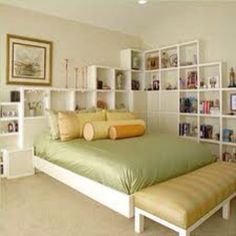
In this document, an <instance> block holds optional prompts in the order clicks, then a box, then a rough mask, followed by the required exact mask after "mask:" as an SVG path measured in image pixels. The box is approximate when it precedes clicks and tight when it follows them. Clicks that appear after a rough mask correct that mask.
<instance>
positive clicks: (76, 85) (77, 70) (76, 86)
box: [74, 67, 79, 88]
mask: <svg viewBox="0 0 236 236" xmlns="http://www.w3.org/2000/svg"><path fill="white" fill-rule="evenodd" d="M78 72H79V68H78V67H75V81H74V86H75V88H78V87H79V83H78V82H79V81H78Z"/></svg>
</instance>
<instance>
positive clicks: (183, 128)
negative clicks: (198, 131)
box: [179, 123, 191, 136]
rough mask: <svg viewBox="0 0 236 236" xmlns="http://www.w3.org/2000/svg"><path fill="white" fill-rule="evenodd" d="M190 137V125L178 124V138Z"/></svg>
mask: <svg viewBox="0 0 236 236" xmlns="http://www.w3.org/2000/svg"><path fill="white" fill-rule="evenodd" d="M190 135H191V124H190V123H179V136H190Z"/></svg>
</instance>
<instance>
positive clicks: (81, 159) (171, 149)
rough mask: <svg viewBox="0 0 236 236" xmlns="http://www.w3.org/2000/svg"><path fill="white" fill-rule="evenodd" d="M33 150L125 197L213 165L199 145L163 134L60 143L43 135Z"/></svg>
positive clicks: (210, 156) (205, 151)
mask: <svg viewBox="0 0 236 236" xmlns="http://www.w3.org/2000/svg"><path fill="white" fill-rule="evenodd" d="M35 150H36V156H39V157H41V158H43V159H46V160H48V161H49V162H52V163H54V164H56V165H59V166H61V167H64V168H66V169H68V170H70V171H72V172H75V173H77V174H79V175H82V176H85V177H88V178H90V179H92V180H95V181H97V182H99V183H102V184H104V185H106V186H109V187H111V188H114V189H116V190H118V191H121V192H124V193H127V194H133V193H134V192H136V191H138V190H140V189H142V188H145V187H147V186H150V185H153V184H155V183H158V182H163V181H166V180H168V179H170V178H173V177H176V176H179V175H182V174H185V173H187V172H190V171H192V170H195V169H197V168H200V167H202V166H205V165H208V164H210V163H212V162H214V161H215V158H214V157H213V156H212V155H211V153H210V151H209V150H208V149H207V148H206V147H205V146H204V145H203V144H198V143H196V142H194V141H191V140H185V139H180V138H177V137H173V136H170V135H163V134H162V135H145V136H142V137H138V138H130V139H123V140H117V141H112V140H108V139H107V140H97V141H93V142H87V141H85V140H83V139H76V140H72V141H69V142H61V141H58V140H57V141H55V140H51V139H50V137H49V135H45V134H44V135H41V136H40V137H39V138H38V139H37V140H36V142H35Z"/></svg>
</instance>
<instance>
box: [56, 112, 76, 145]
mask: <svg viewBox="0 0 236 236" xmlns="http://www.w3.org/2000/svg"><path fill="white" fill-rule="evenodd" d="M58 125H59V131H60V138H61V141H63V142H65V141H69V140H72V139H75V138H79V137H80V122H79V118H78V116H77V114H76V113H75V112H59V113H58Z"/></svg>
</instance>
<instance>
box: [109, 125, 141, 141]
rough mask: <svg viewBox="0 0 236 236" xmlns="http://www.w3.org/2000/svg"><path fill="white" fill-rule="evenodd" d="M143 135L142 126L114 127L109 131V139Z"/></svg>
mask: <svg viewBox="0 0 236 236" xmlns="http://www.w3.org/2000/svg"><path fill="white" fill-rule="evenodd" d="M144 133H145V127H144V126H143V125H114V126H111V127H110V129H109V137H110V139H113V140H116V139H123V138H132V137H138V136H142V135H144Z"/></svg>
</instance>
